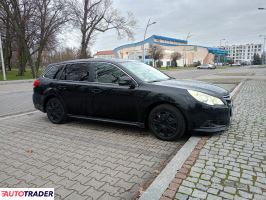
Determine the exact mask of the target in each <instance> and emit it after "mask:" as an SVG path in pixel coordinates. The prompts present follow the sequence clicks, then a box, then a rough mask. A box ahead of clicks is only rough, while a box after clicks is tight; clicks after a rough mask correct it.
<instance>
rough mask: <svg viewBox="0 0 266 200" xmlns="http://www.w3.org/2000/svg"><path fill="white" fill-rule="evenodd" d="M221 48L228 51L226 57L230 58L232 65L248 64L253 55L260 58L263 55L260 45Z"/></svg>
mask: <svg viewBox="0 0 266 200" xmlns="http://www.w3.org/2000/svg"><path fill="white" fill-rule="evenodd" d="M223 48H224V49H225V50H227V51H228V57H230V58H232V59H233V61H234V63H248V64H250V63H251V62H252V61H253V56H254V54H255V53H257V54H259V55H260V56H261V55H262V54H263V45H262V44H245V45H231V46H225V47H223Z"/></svg>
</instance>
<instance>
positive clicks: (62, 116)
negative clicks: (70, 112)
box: [46, 98, 67, 124]
mask: <svg viewBox="0 0 266 200" xmlns="http://www.w3.org/2000/svg"><path fill="white" fill-rule="evenodd" d="M46 112H47V117H48V119H49V120H50V121H51V122H52V123H54V124H61V123H64V122H65V121H66V119H67V114H66V111H65V108H64V105H63V104H62V102H61V101H60V100H59V99H58V98H51V99H49V100H48V102H47V103H46Z"/></svg>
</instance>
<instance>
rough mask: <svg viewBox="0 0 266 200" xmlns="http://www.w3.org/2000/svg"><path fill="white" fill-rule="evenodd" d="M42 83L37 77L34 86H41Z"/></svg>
mask: <svg viewBox="0 0 266 200" xmlns="http://www.w3.org/2000/svg"><path fill="white" fill-rule="evenodd" d="M39 85H40V81H39V80H38V79H36V80H35V81H34V82H33V88H36V87H39Z"/></svg>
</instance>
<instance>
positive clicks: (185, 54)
mask: <svg viewBox="0 0 266 200" xmlns="http://www.w3.org/2000/svg"><path fill="white" fill-rule="evenodd" d="M191 36H192V35H191V34H190V32H188V34H187V37H186V41H187V43H188V39H189V38H191ZM184 51H185V53H184V61H185V62H184V61H183V65H184V66H185V65H187V49H186V47H185V45H184Z"/></svg>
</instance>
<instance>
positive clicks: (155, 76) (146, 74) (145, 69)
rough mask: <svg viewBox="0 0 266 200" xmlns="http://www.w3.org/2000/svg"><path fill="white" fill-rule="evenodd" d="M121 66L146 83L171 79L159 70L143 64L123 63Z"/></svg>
mask: <svg viewBox="0 0 266 200" xmlns="http://www.w3.org/2000/svg"><path fill="white" fill-rule="evenodd" d="M120 64H121V65H123V67H125V68H126V69H127V70H129V71H130V72H131V73H133V74H134V75H135V76H137V77H138V78H139V79H140V80H142V81H145V82H153V81H163V80H168V79H170V77H169V76H167V75H165V74H164V73H162V72H160V71H159V70H157V69H155V68H154V67H151V66H149V65H146V64H144V63H141V62H135V61H129V62H126V61H125V62H121V63H120Z"/></svg>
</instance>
